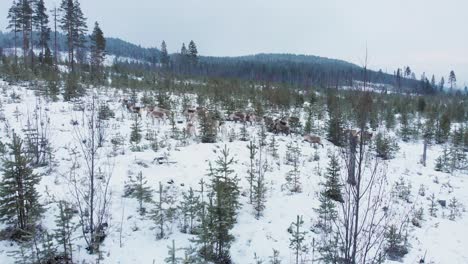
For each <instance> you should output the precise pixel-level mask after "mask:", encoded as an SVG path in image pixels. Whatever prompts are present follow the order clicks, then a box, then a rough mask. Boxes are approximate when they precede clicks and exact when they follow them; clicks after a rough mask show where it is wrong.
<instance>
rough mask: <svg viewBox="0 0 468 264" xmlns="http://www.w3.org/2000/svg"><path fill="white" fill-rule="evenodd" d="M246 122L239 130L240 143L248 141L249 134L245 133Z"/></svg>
mask: <svg viewBox="0 0 468 264" xmlns="http://www.w3.org/2000/svg"><path fill="white" fill-rule="evenodd" d="M246 123H247V122H243V124H242V127H241V129H240V140H241V141H247V140H249V133H248V131H247V126H246V125H247V124H246Z"/></svg>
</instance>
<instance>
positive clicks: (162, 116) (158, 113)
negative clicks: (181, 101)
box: [146, 110, 166, 123]
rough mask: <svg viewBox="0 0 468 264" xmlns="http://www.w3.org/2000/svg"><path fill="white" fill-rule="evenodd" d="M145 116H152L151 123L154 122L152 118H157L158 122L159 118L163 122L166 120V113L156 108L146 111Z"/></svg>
mask: <svg viewBox="0 0 468 264" xmlns="http://www.w3.org/2000/svg"><path fill="white" fill-rule="evenodd" d="M146 116H149V117H151V118H152V120H153V123H154V120H155V119H157V120H158V123H160V122H161V120H162V121H163V122H166V114H165V113H164V112H161V111H158V110H153V111H151V112H149V111H148V112H147V113H146Z"/></svg>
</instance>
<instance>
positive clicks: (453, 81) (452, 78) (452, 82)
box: [448, 71, 457, 91]
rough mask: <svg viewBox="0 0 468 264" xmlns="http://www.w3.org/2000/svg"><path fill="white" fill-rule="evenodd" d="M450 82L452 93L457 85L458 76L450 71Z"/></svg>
mask: <svg viewBox="0 0 468 264" xmlns="http://www.w3.org/2000/svg"><path fill="white" fill-rule="evenodd" d="M448 82H449V83H450V91H451V90H452V89H453V88H455V86H456V85H457V76H456V75H455V72H454V71H450V74H449V79H448Z"/></svg>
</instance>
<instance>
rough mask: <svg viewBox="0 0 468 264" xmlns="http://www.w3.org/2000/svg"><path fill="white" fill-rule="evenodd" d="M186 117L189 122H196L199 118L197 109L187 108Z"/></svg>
mask: <svg viewBox="0 0 468 264" xmlns="http://www.w3.org/2000/svg"><path fill="white" fill-rule="evenodd" d="M184 116H185V119H186V121H187V122H194V121H195V119H196V116H197V109H195V108H187V109H185V110H184Z"/></svg>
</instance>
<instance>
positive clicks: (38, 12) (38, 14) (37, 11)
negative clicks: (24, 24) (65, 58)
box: [32, 0, 50, 63]
mask: <svg viewBox="0 0 468 264" xmlns="http://www.w3.org/2000/svg"><path fill="white" fill-rule="evenodd" d="M32 18H33V23H34V28H35V29H36V31H37V32H38V33H39V46H40V47H41V54H42V56H44V57H45V54H46V50H47V49H48V48H49V46H48V42H49V40H50V28H49V15H48V14H47V8H46V6H45V3H44V0H37V1H36V2H35V6H34V15H33V17H32ZM49 52H50V50H49ZM41 62H42V63H44V62H45V60H43V61H41Z"/></svg>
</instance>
